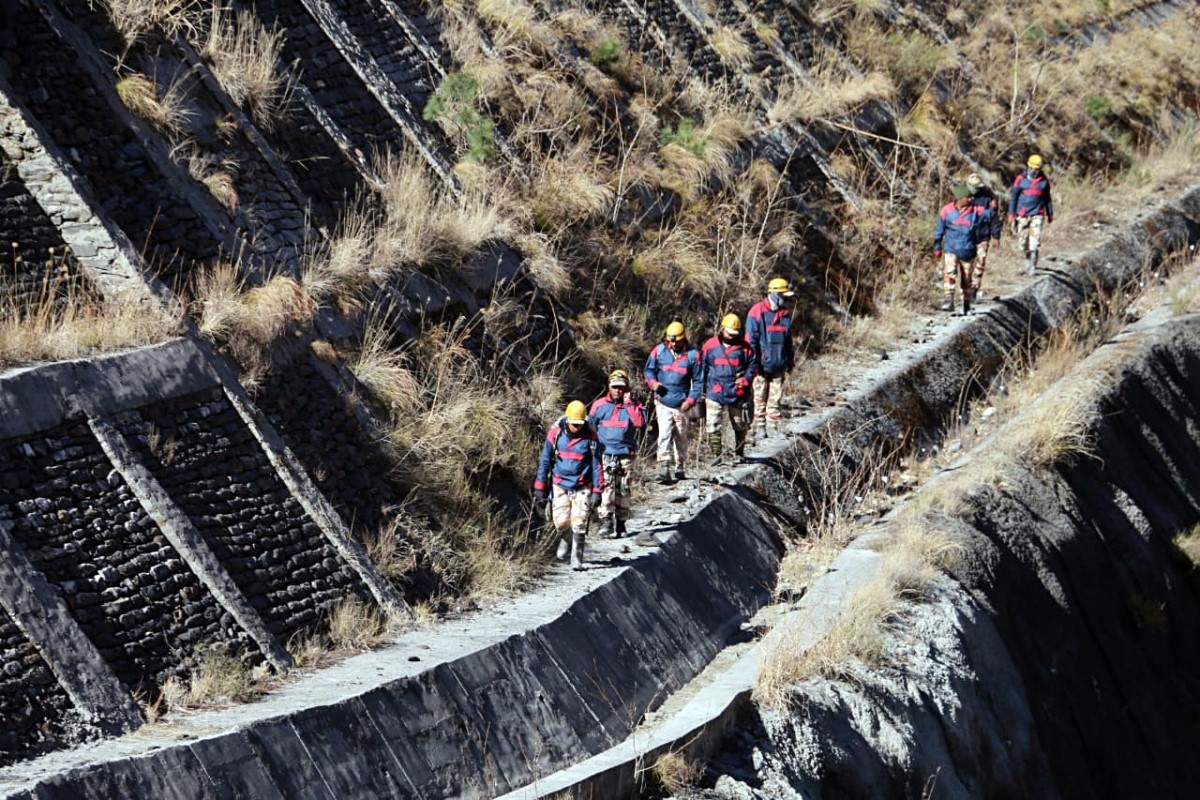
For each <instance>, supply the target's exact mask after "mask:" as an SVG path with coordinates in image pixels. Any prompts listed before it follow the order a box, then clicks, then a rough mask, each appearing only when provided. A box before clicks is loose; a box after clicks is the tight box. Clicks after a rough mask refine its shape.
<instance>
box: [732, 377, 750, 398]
mask: <svg viewBox="0 0 1200 800" xmlns="http://www.w3.org/2000/svg"><path fill="white" fill-rule="evenodd" d="M749 388H750V382H749V381H747V380H746V379H745V378H738V379H737V380H736V381H734V382H733V393H734V394H735V395H737V396H738V397H745V396H746V390H747V389H749Z"/></svg>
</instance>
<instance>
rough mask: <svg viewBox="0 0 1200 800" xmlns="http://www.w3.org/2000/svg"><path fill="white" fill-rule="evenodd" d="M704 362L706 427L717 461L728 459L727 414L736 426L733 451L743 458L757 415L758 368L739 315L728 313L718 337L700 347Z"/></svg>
mask: <svg viewBox="0 0 1200 800" xmlns="http://www.w3.org/2000/svg"><path fill="white" fill-rule="evenodd" d="M700 357H701V359H702V360H703V361H704V395H705V400H706V401H707V402H706V403H705V408H706V412H705V415H706V423H705V428H706V430H707V433H708V447H709V450H710V451H711V452H712V455H713V464H714V465H716V464H720V463H721V462H722V460H723V458H724V451H723V449H722V446H721V434H722V429H723V428H724V423H725V417H729V425H730V427H731V428H733V454H734V455H735V456H736V457H737V458H739V459H741V458H744V457H745V455H746V434H747V433H749V431H750V423H751V421H752V420H753V417H754V408H753V405H752V403H751V399H752V397H753V393H752V391H751V389H750V386H751V381H753V380H754V375H755V373H756V372H757V371H758V370H757V367H758V361H757V359H755V357H754V351H753V350H751V349H750V345H749V344H747V342H746V337H745V335H743V333H742V321H741V319H739V318H738V315H737V314H726V315H725V317H724V318H723V319H722V320H721V327H720V329H718V331H717V333H716V335H715V336H713V337H712V338H710V339H709V340H708V341H707V342H705V343H704V346H703V347H701V348H700Z"/></svg>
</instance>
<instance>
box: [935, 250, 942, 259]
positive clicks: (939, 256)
mask: <svg viewBox="0 0 1200 800" xmlns="http://www.w3.org/2000/svg"><path fill="white" fill-rule="evenodd" d="M933 257H934V258H941V257H942V251H941V250H934V251H933Z"/></svg>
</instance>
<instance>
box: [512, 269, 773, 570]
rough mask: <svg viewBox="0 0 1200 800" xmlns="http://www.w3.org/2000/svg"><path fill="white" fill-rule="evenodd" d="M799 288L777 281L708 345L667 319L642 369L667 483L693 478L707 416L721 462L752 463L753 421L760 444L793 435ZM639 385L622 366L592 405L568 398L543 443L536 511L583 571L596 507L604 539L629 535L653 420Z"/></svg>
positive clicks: (564, 554)
mask: <svg viewBox="0 0 1200 800" xmlns="http://www.w3.org/2000/svg"><path fill="white" fill-rule="evenodd" d="M794 295H795V291H794V290H793V288H792V285H791V283H790V282H788V281H787V279H785V278H773V279H771V280H770V281H769V282H768V284H767V293H766V296H765V297H764V298H763V299H762V300H761V301H759V302H758V303H755V304H754V305H753V306H752V307H751V308H750V310H749V312H748V313H747V314H746V319H745V324H744V325H743V323H742V319H741V318H740V317H739V316H738V315H737V314H726V315H725V316H724V317H722V319H721V322H720V325H719V327H718V329H717V332H716V333H715V334H713V335H712V336H711V337H709V338H708V339H707V340H705V341H704V343H703V344H702V345H701V346H700V347H699V348H697V347H694V346H693V345H692V344H691V342H690V341H689V339H688V336H687V331H686V329H685V328H684V325H683V323H682V322H678V321H675V322H671V323H670V324H669V325H667V327H666V330H665V331H664V333H663V339H662V341H661V342H660V343H659V344H658V345H656V346H655V347H654V348H653V349H652V350H651V351H650V354H649V356H648V357H647V358H646V364H645V367H644V368H643V370H642V377H643V379H644V381H645V385H646V388H647V390H648V394H649V398H650V403H651V405H652V406H653V413H654V419H655V422H656V425H657V429H658V436H657V441H656V443H655V460H656V463H657V466H658V472H657V474H656V476H655V480H656V481H657V482H658V483H659V484H664V485H666V484H673V483H675V482H677V481H681V480H686V478H687V472H686V464H687V458H688V454H689V451H690V447H691V441H690V438H691V428H692V427H693V426H694V425H695V424H696V423H697V421H698V420H699V419H701V418H703V419H704V420H705V424H704V436H705V440H706V445H707V450H708V454H709V456H710V461H709V463H710V464H711V465H712V466H720V465H722V464H732V463H734V462H735V461H737V462H741V461H744V460H745V458H746V445H747V442H748V439H749V435H750V432H751V429H752V428H753V430H754V433H755V435H756V438H757V439H758V440H759V441H763V440H765V439H767V438H768V437H769V436H772V435H773V436H782V435H783V428H782V425H783V412H782V399H783V381H784V378H785V376H786V375H787V374H788V373H789V372H791V371H792V369H793V368H794V367H795V365H796V354H795V346H794V344H793V341H792V313H791V309H790V308H789V307H788V300H789V299H790V298H791V297H793V296H794ZM631 390H632V386H631V385H630V377H629V373H628V372H626V371H625V370H623V369H615V370H613V371H612V373H611V374H610V375H609V376H608V385H607V389H606V391H605V392H604V394H602V395H601V396H600V397H598V398H597V399H596V400H595V401H593V402H592V404H591V407H590V408H588V407H586V406H585V405H584V404H583V403H582V402H581V401H579V400H572V401H571V402H569V403H567V406H566V408H565V409H564V411H563V415H562V417H560V418H559V419H558V420H557V421H555V423H554V424H553V425H551V426H550V428H549V430H548V431H547V432H546V438H545V440H544V442H543V443H542V450H541V457H540V459H539V461H538V468H537V477H536V478H535V479H534V483H533V496H534V508H535V510H536V511H538V512H542V513H544V514H545V516H546V518H547V520H548V521H549V522H550V523H551V524H552V525H553V527H554V529H555V531H556V532H557V534H558V537H559V541H558V546H557V549H556V553H555V555H556V557H557V558H558V559H559V560H560V561H565V560H567V559H570V562H571V568H572V569H575V570H581V569H583V568H584V555H585V552H586V548H587V536H588V532H589V529H590V525H591V518H592V515H593V513H595V515H596V516H597V518H598V519H599V536H600V537H601V538H619V537H622V536H625V535H627V534H628V529H627V522H628V520H629V518H630V515H631V512H632V505H633V491H632V489H633V487H632V478H633V467H634V463H635V460H636V458H637V456H638V450H639V444H640V442H641V440H642V438H643V434H644V433H645V431H646V429H647V427H648V423H649V419H650V411H649V410H648V409H647V407H646V406H645V405H644V404H643V403H642V401H641V400H639V399H638V398H637V397H636V396H634V394H633V393H632V391H631ZM726 420H728V422H729V425H728V427H729V429H730V430H731V431H732V440H731V441H726V438H725V427H726V426H725V421H726Z"/></svg>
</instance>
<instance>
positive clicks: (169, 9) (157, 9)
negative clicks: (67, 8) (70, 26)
mask: <svg viewBox="0 0 1200 800" xmlns="http://www.w3.org/2000/svg"><path fill="white" fill-rule="evenodd" d="M91 1H92V0H89V2H91ZM98 2H99V3H101V4H102V5H103V6H104V8H105V9H106V10H107V11H108V17H109V19H110V20H112V23H113V27H115V28H116V29H117V32H118V33H120V34H121V36H122V38H123V39H124V40H125V46H126V48H129V47H132V46H133V45H134V43H135V42H137V41H138V40H139V39H143V38H145V37H146V36H148V35H150V34H152V33H158V34H160V35H165V36H168V37H170V36H176V35H178V34H180V33H184V32H188V31H192V30H194V29H195V22H196V21H195V2H194V0H98Z"/></svg>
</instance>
